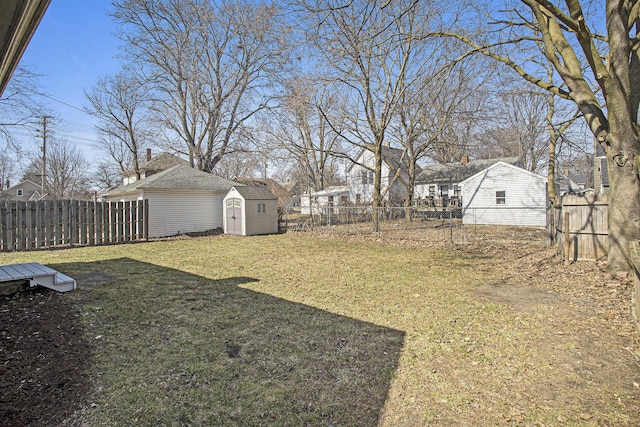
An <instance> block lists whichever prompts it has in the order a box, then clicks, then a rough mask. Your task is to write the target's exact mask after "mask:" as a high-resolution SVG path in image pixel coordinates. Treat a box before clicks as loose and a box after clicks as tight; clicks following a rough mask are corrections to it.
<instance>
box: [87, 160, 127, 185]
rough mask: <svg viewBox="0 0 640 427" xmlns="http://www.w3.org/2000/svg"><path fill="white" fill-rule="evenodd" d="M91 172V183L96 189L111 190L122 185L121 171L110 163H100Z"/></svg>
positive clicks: (106, 161) (105, 161)
mask: <svg viewBox="0 0 640 427" xmlns="http://www.w3.org/2000/svg"><path fill="white" fill-rule="evenodd" d="M93 172H94V174H93V178H92V180H91V181H92V184H93V185H94V186H95V187H97V188H100V189H104V188H113V187H116V186H118V185H120V184H121V183H122V175H121V172H122V170H121V168H120V167H119V166H118V165H116V164H114V163H113V162H112V161H109V160H103V161H100V162H99V163H98V164H97V165H96V168H95V170H94V171H93Z"/></svg>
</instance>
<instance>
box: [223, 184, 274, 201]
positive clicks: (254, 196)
mask: <svg viewBox="0 0 640 427" xmlns="http://www.w3.org/2000/svg"><path fill="white" fill-rule="evenodd" d="M233 188H234V189H235V190H236V191H237V192H238V193H240V195H241V196H242V197H243V198H244V199H245V200H277V199H278V198H277V197H276V196H274V195H273V193H272V192H271V191H270V190H269V189H268V188H267V187H258V186H256V185H252V186H244V187H240V186H238V187H236V186H234V187H233Z"/></svg>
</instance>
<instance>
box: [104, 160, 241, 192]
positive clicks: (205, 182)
mask: <svg viewBox="0 0 640 427" xmlns="http://www.w3.org/2000/svg"><path fill="white" fill-rule="evenodd" d="M234 186H242V184H240V183H237V182H235V181H230V180H228V179H224V178H221V177H219V176H216V175H212V174H210V173H207V172H203V171H200V170H197V169H194V168H192V167H191V166H185V165H176V166H173V167H172V168H169V169H167V170H165V171H162V172H159V173H157V174H155V175H151V176H150V177H147V178H143V179H141V180H139V181H135V182H133V183H131V184H129V185H125V186H122V187H118V188H114V189H113V190H110V191H107V192H106V193H105V194H104V195H105V196H116V195H119V194H125V193H133V192H136V191H139V190H213V191H229V190H230V189H231V187H234Z"/></svg>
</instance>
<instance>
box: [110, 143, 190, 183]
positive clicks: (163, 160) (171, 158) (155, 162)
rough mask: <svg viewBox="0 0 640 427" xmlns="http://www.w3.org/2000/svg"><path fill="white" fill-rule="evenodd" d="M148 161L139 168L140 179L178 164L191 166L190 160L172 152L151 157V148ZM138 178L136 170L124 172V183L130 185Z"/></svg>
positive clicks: (148, 150)
mask: <svg viewBox="0 0 640 427" xmlns="http://www.w3.org/2000/svg"><path fill="white" fill-rule="evenodd" d="M146 159H147V161H146V162H144V163H142V164H141V165H140V166H139V167H138V169H139V170H140V179H144V178H148V177H150V176H152V175H155V174H157V173H158V172H162V171H165V170H167V169H169V168H172V167H174V166H176V165H184V166H190V165H189V162H187V161H186V160H184V159H181V158H180V157H178V156H175V155H173V154H171V153H166V152H165V153H160V154H158V155H157V156H155V157H151V149H147V157H146ZM137 179H138V177H137V175H136V171H134V170H128V171H125V172H123V173H122V184H123V185H128V184H131V183H132V182H134V181H136V180H137Z"/></svg>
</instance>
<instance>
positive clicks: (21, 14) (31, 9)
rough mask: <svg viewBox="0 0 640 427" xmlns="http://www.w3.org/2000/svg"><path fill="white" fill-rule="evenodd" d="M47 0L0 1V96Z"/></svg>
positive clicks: (47, 5) (44, 9) (33, 31)
mask: <svg viewBox="0 0 640 427" xmlns="http://www.w3.org/2000/svg"><path fill="white" fill-rule="evenodd" d="M50 2H51V0H0V96H1V95H2V93H3V92H4V89H5V88H6V87H7V83H9V79H10V78H11V75H12V74H13V72H14V70H15V69H16V67H17V66H18V63H19V62H20V58H22V54H23V53H24V51H25V49H26V48H27V45H28V44H29V41H30V40H31V37H32V36H33V33H35V31H36V28H38V24H40V21H41V20H42V17H43V16H44V13H45V12H46V10H47V7H49V3H50Z"/></svg>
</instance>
